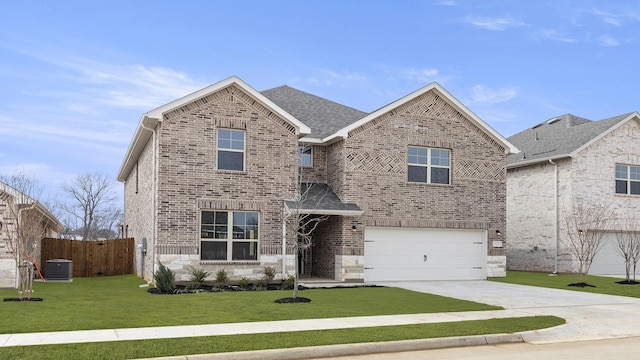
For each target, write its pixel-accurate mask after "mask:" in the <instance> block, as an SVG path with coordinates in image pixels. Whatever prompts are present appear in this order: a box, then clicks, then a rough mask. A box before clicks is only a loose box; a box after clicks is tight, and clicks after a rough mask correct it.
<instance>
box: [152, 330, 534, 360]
mask: <svg viewBox="0 0 640 360" xmlns="http://www.w3.org/2000/svg"><path fill="white" fill-rule="evenodd" d="M522 342H524V339H523V337H522V335H520V334H492V335H475V336H460V337H448V338H432V339H418V340H401V341H386V342H372V343H357V344H342V345H324V346H314V347H299V348H290V349H270V350H256V351H240V352H229V353H217V354H199V355H182V356H170V357H159V358H153V359H155V360H223V359H224V360H297V359H317V358H323V357H338V356H355V355H366V354H380V353H394V352H402V351H416V350H430V349H444V348H453V347H466V346H481V345H495V344H506V343H522ZM147 360H151V359H147Z"/></svg>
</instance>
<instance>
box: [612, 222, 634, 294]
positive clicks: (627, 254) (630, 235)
mask: <svg viewBox="0 0 640 360" xmlns="http://www.w3.org/2000/svg"><path fill="white" fill-rule="evenodd" d="M639 230H640V223H639V221H638V219H637V218H635V217H630V218H628V219H626V220H625V221H624V226H623V230H622V231H617V232H616V240H617V245H618V247H617V248H616V251H617V253H618V254H619V255H620V256H622V258H624V267H625V275H626V279H625V280H626V281H627V282H629V283H632V282H634V283H635V281H636V268H637V266H638V260H640V231H639ZM632 275H633V278H632Z"/></svg>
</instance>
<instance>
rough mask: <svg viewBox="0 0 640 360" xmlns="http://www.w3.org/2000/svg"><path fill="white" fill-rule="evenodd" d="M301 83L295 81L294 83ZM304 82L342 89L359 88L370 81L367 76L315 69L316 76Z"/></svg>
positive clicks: (309, 77)
mask: <svg viewBox="0 0 640 360" xmlns="http://www.w3.org/2000/svg"><path fill="white" fill-rule="evenodd" d="M297 81H299V79H295V80H294V82H297ZM302 81H304V82H306V83H309V84H313V85H321V86H327V87H333V86H338V87H341V88H352V87H359V86H361V85H362V84H364V83H366V82H368V81H369V78H368V77H367V76H366V75H363V74H361V73H357V72H352V71H342V72H340V71H334V70H329V69H314V74H313V75H311V76H308V77H306V78H304V79H303V80H302Z"/></svg>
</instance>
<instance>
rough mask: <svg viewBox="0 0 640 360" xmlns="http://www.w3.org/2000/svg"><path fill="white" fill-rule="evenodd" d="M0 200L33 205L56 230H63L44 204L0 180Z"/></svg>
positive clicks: (61, 225) (62, 226)
mask: <svg viewBox="0 0 640 360" xmlns="http://www.w3.org/2000/svg"><path fill="white" fill-rule="evenodd" d="M0 200H1V201H4V202H9V201H11V202H12V203H13V204H15V205H33V206H35V208H36V209H37V210H38V211H39V212H40V213H41V214H42V215H43V216H44V218H46V219H48V220H49V222H50V223H51V224H52V225H53V226H54V227H55V229H56V231H62V230H64V228H65V226H64V225H63V224H62V223H61V222H60V220H58V218H56V217H55V216H54V215H53V214H52V213H51V212H50V211H49V209H47V208H46V207H44V205H42V204H41V203H40V202H39V201H38V200H36V199H34V198H32V197H31V196H29V195H27V194H25V193H23V192H21V191H19V190H17V189H16V188H14V187H12V186H10V185H8V184H5V183H4V182H2V181H0Z"/></svg>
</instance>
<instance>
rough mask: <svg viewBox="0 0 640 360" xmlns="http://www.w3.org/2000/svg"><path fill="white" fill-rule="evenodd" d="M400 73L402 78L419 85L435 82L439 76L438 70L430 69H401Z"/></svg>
mask: <svg viewBox="0 0 640 360" xmlns="http://www.w3.org/2000/svg"><path fill="white" fill-rule="evenodd" d="M400 72H401V74H402V75H403V76H404V78H406V79H408V80H412V81H417V82H420V83H430V82H433V81H437V79H438V75H440V73H439V71H438V70H436V69H432V68H424V69H416V68H408V69H402V70H401V71H400Z"/></svg>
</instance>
